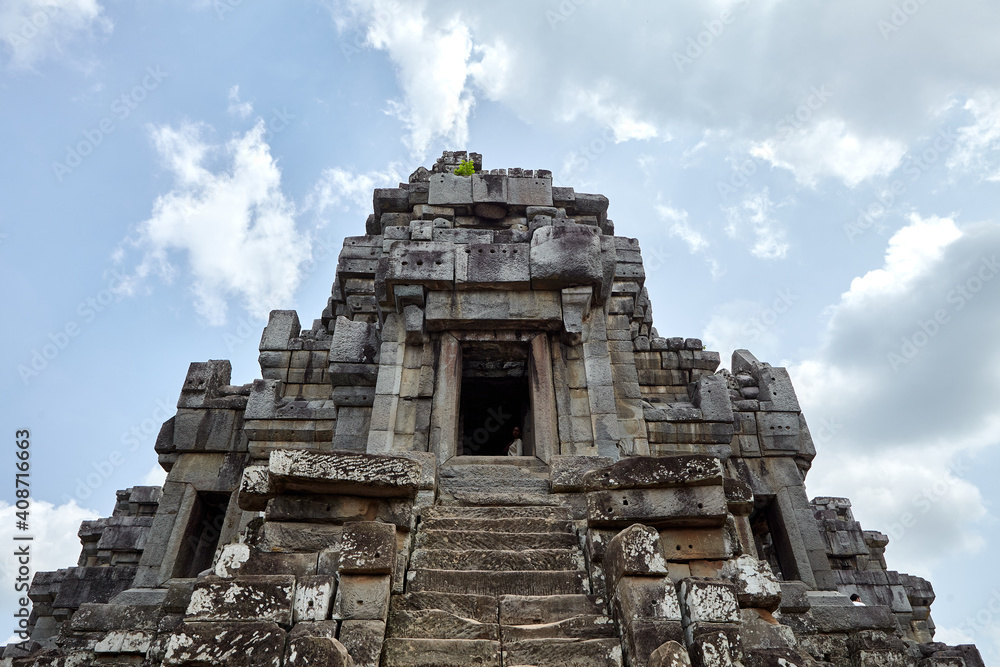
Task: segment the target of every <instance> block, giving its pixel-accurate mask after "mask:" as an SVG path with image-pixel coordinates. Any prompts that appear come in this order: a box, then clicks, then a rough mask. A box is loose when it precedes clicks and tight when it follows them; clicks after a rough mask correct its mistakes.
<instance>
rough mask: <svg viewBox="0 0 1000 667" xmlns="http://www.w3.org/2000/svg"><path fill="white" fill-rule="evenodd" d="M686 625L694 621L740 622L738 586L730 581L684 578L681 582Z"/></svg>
mask: <svg viewBox="0 0 1000 667" xmlns="http://www.w3.org/2000/svg"><path fill="white" fill-rule="evenodd" d="M680 600H681V611H682V613H683V618H684V625H685V626H688V625H691V624H692V623H701V622H707V623H739V622H740V611H739V605H738V604H737V601H736V587H735V586H734V585H733V584H730V583H724V582H721V581H711V580H704V579H695V578H691V579H684V580H683V581H681V583H680Z"/></svg>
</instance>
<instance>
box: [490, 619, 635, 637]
mask: <svg viewBox="0 0 1000 667" xmlns="http://www.w3.org/2000/svg"><path fill="white" fill-rule="evenodd" d="M617 636H618V634H617V632H616V630H615V624H614V621H612V620H611V618H609V617H608V616H604V615H603V614H602V615H599V616H597V615H587V616H573V617H572V618H566V619H563V620H561V621H556V622H555V623H540V624H537V625H501V626H500V637H501V641H503V642H504V644H506V643H507V642H520V641H526V640H529V639H551V638H563V639H602V638H606V637H617Z"/></svg>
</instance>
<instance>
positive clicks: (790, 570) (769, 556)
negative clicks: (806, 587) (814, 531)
mask: <svg viewBox="0 0 1000 667" xmlns="http://www.w3.org/2000/svg"><path fill="white" fill-rule="evenodd" d="M755 500H756V502H755V505H756V507H755V508H754V511H753V512H752V513H751V514H750V529H751V530H752V531H753V539H754V543H756V545H757V558H759V559H760V560H762V561H765V562H767V563H768V564H769V565H770V566H771V571H772V572H774V575H775V576H776V577H778V578H779V579H781V580H783V581H789V580H793V579H798V578H799V571H798V568H796V567H795V557H794V555H793V554H792V547H791V543H790V541H789V539H788V533H787V531H786V530H785V523H784V521H782V519H781V512H780V511H779V510H778V503H777V502H775V500H774V498H773V497H772V498H760V497H758V498H756V499H755Z"/></svg>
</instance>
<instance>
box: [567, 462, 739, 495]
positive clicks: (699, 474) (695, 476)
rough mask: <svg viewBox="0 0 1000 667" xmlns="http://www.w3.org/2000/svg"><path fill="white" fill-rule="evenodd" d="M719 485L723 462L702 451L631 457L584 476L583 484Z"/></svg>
mask: <svg viewBox="0 0 1000 667" xmlns="http://www.w3.org/2000/svg"><path fill="white" fill-rule="evenodd" d="M581 458H586V457H581ZM719 484H722V461H720V460H719V459H717V458H715V457H714V456H704V455H700V454H695V455H690V456H683V455H682V456H630V457H627V458H623V459H621V460H620V461H617V462H615V463H613V464H611V465H608V466H605V467H602V468H599V469H597V470H593V471H591V472H588V473H586V474H585V475H584V485H585V486H586V489H587V490H589V491H597V490H605V489H661V488H671V487H678V486H714V485H719Z"/></svg>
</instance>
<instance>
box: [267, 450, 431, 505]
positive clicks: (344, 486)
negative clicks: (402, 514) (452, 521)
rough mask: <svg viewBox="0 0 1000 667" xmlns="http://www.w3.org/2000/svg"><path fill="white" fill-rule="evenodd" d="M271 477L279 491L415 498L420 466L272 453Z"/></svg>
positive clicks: (375, 458) (368, 457) (363, 457)
mask: <svg viewBox="0 0 1000 667" xmlns="http://www.w3.org/2000/svg"><path fill="white" fill-rule="evenodd" d="M268 473H269V476H270V478H271V480H272V482H273V484H274V486H275V487H277V488H278V489H279V490H285V491H303V492H306V493H321V494H346V495H354V496H372V497H413V496H415V495H416V493H417V489H418V488H419V486H420V477H421V466H420V465H419V464H417V463H415V462H414V461H412V460H409V459H406V458H402V457H395V456H384V455H379V454H353V453H337V452H329V453H319V452H307V451H295V450H275V451H273V452H271V455H270V459H269V462H268Z"/></svg>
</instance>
